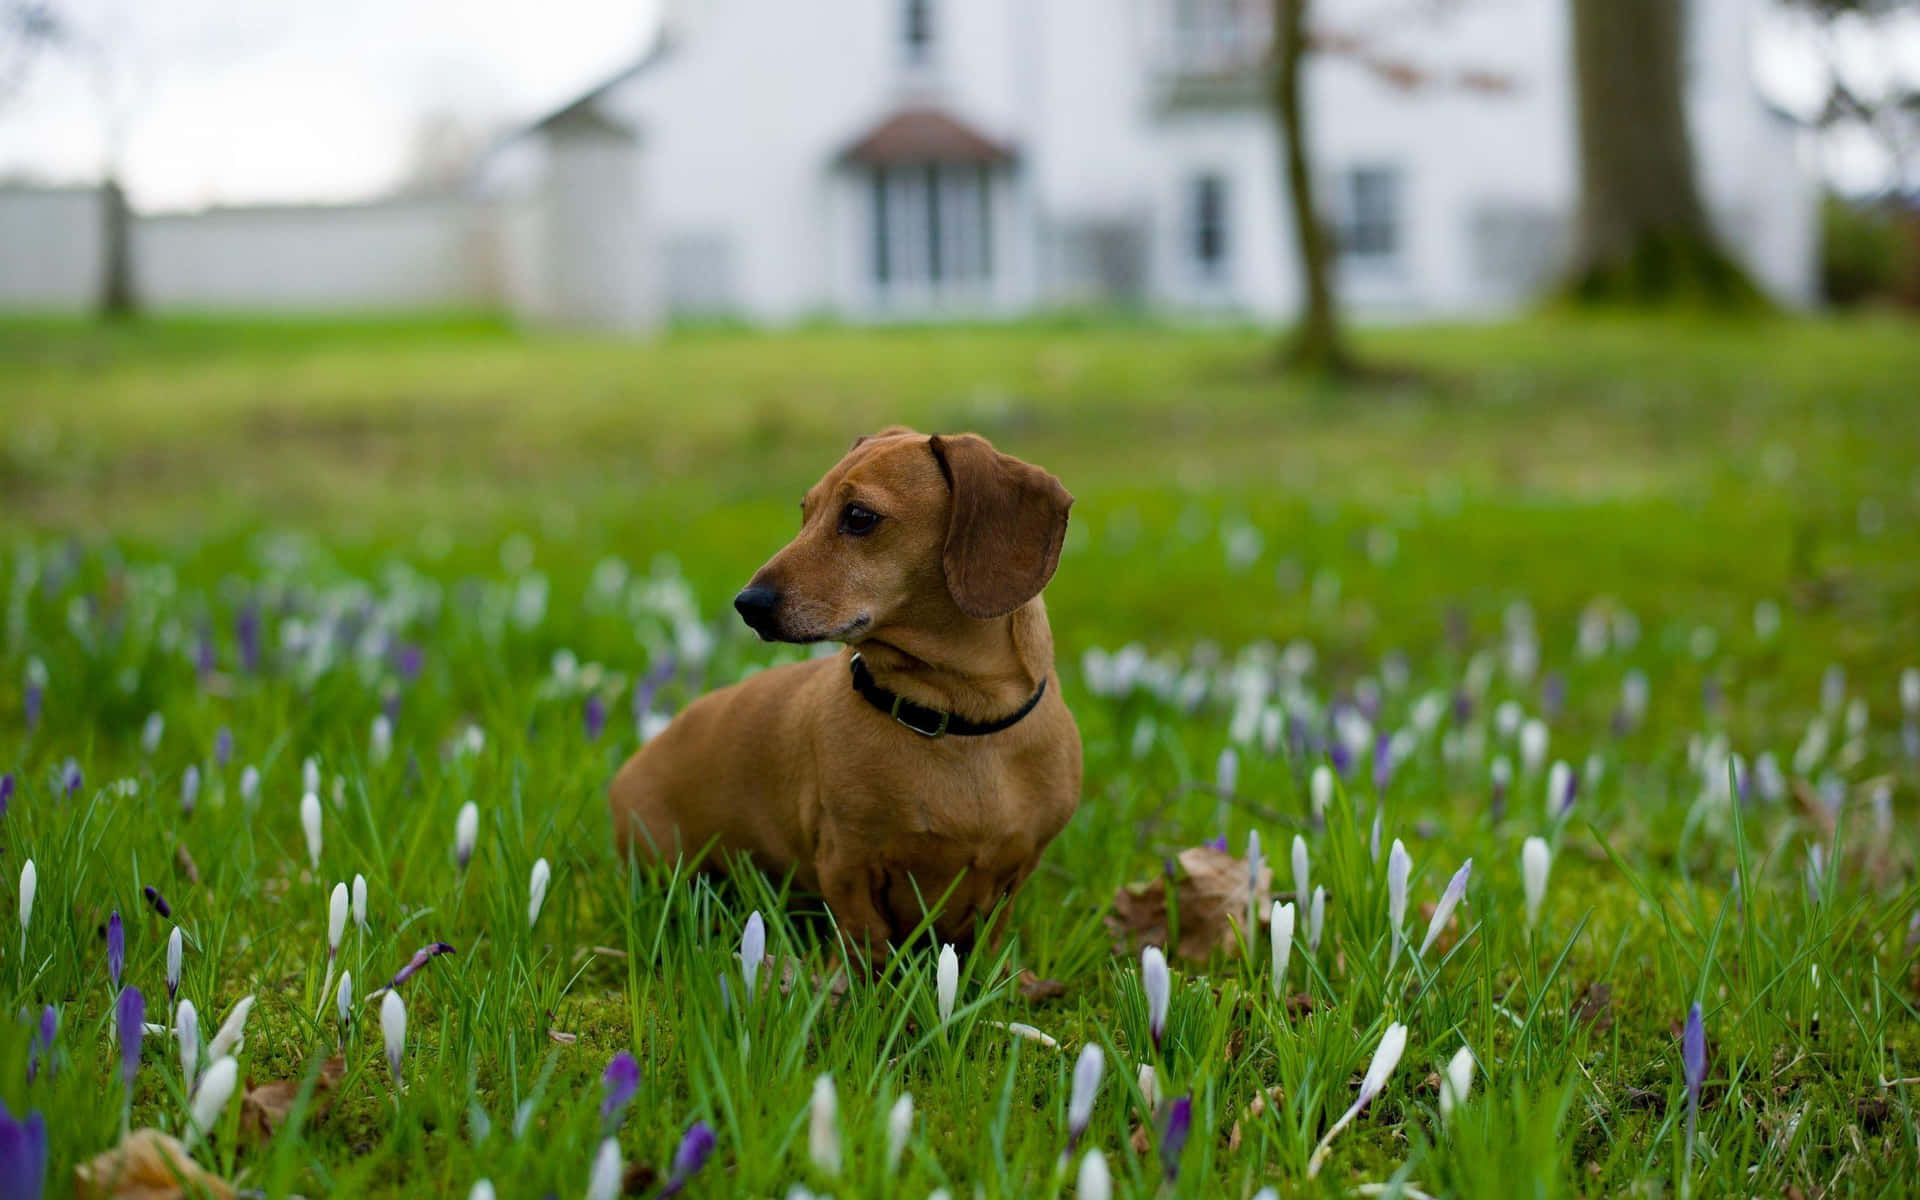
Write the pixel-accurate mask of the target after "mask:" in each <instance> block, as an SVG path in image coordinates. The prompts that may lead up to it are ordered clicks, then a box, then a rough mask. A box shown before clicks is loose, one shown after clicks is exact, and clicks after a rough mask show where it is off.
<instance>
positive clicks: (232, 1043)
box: [207, 996, 253, 1058]
mask: <svg viewBox="0 0 1920 1200" xmlns="http://www.w3.org/2000/svg"><path fill="white" fill-rule="evenodd" d="M252 1011H253V997H252V996H242V997H240V999H239V1001H238V1002H237V1003H235V1004H234V1006H233V1008H232V1009H231V1010H230V1011H229V1012H228V1013H227V1019H226V1020H225V1021H222V1022H221V1023H220V1029H219V1031H218V1032H217V1033H215V1034H214V1035H213V1040H212V1041H211V1042H208V1043H207V1057H208V1058H224V1057H226V1056H227V1055H229V1054H238V1053H240V1051H241V1050H242V1049H243V1048H245V1046H246V1044H247V1014H248V1013H250V1012H252Z"/></svg>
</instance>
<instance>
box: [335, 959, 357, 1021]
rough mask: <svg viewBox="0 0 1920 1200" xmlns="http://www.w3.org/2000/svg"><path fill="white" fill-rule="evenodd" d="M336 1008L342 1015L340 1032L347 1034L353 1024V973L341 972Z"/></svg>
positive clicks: (336, 993)
mask: <svg viewBox="0 0 1920 1200" xmlns="http://www.w3.org/2000/svg"><path fill="white" fill-rule="evenodd" d="M333 1004H334V1008H335V1009H336V1010H337V1011H338V1012H339V1014H340V1032H341V1033H343V1034H344V1033H345V1032H346V1031H347V1026H349V1025H351V1024H353V972H352V971H342V972H340V990H339V991H337V992H335V993H334V996H333Z"/></svg>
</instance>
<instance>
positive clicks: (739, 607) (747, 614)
mask: <svg viewBox="0 0 1920 1200" xmlns="http://www.w3.org/2000/svg"><path fill="white" fill-rule="evenodd" d="M779 607H780V593H779V592H776V591H774V590H773V589H772V588H770V587H746V588H742V589H741V591H740V594H739V595H738V596H735V597H734V598H733V608H734V611H735V612H738V613H739V614H740V619H741V620H743V621H745V622H746V623H747V628H748V629H751V630H753V631H754V632H755V633H757V634H759V635H760V637H761V639H762V640H764V641H769V642H770V641H773V640H774V638H775V634H774V625H775V623H776V618H775V616H774V613H775V611H776V610H777V609H779Z"/></svg>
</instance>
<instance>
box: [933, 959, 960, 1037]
mask: <svg viewBox="0 0 1920 1200" xmlns="http://www.w3.org/2000/svg"><path fill="white" fill-rule="evenodd" d="M933 986H934V1001H935V1005H936V1006H937V1007H938V1009H939V1011H940V1023H941V1024H942V1025H945V1024H946V1023H947V1022H949V1021H951V1020H953V1002H954V998H955V997H956V996H957V995H958V994H959V991H960V956H959V955H957V954H955V953H954V951H953V947H952V946H950V945H948V946H942V947H940V962H939V965H938V966H937V967H936V968H935V970H934V977H933Z"/></svg>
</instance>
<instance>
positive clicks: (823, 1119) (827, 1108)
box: [807, 1075, 840, 1175]
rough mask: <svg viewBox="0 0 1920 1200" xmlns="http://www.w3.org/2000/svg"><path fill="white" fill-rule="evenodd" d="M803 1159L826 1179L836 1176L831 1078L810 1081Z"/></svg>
mask: <svg viewBox="0 0 1920 1200" xmlns="http://www.w3.org/2000/svg"><path fill="white" fill-rule="evenodd" d="M807 1157H808V1158H809V1159H811V1160H812V1162H813V1165H814V1167H815V1168H816V1169H818V1170H819V1171H821V1172H822V1173H824V1174H827V1175H838V1174H840V1101H839V1097H838V1096H836V1095H835V1094H834V1090H833V1076H831V1075H822V1076H820V1077H819V1078H818V1079H816V1080H814V1081H813V1102H812V1104H811V1105H810V1106H809V1109H808V1117H807Z"/></svg>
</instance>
